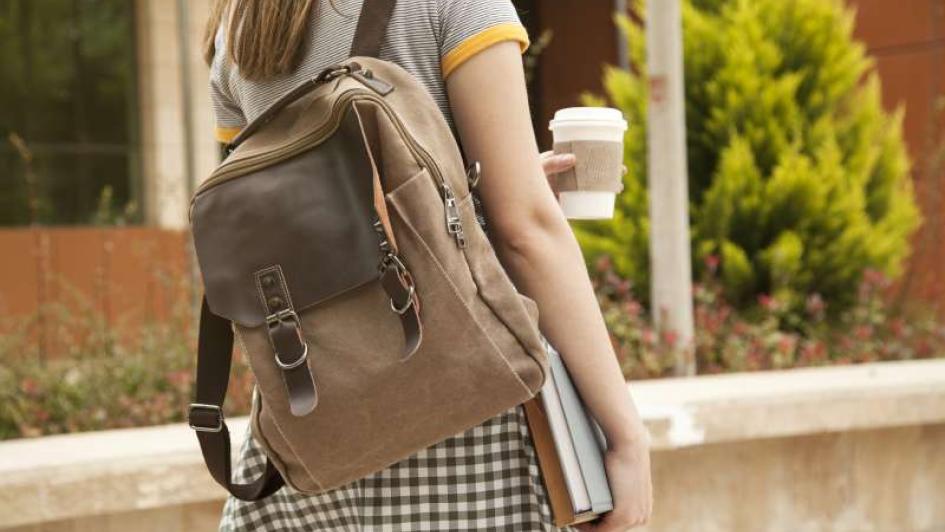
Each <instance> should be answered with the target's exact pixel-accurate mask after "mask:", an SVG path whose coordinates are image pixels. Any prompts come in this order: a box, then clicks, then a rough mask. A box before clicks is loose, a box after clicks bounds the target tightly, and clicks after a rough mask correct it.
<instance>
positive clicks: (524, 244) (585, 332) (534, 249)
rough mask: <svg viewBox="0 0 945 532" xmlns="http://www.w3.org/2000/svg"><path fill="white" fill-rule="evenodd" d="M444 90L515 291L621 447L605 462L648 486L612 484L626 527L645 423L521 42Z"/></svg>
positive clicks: (638, 499) (640, 511)
mask: <svg viewBox="0 0 945 532" xmlns="http://www.w3.org/2000/svg"><path fill="white" fill-rule="evenodd" d="M447 89H448V93H449V99H450V106H451V108H452V111H453V116H454V119H455V121H456V125H457V127H458V129H459V134H460V137H461V139H462V143H463V147H464V149H465V150H466V153H467V154H468V156H469V157H470V159H471V160H478V161H480V162H481V163H482V171H483V177H482V181H481V184H480V190H481V195H482V201H483V206H484V208H485V210H486V217H487V218H488V220H489V225H490V228H491V229H490V230H491V232H492V238H493V244H494V246H495V249H496V253H497V254H498V255H499V259H500V260H501V261H502V264H503V266H505V268H506V270H507V271H508V273H509V275H510V276H511V277H512V280H513V281H514V283H515V285H516V286H517V287H518V289H519V290H521V291H522V292H523V293H524V294H526V295H528V296H529V297H531V298H532V299H534V300H535V301H536V302H537V303H538V308H539V310H540V327H541V330H542V333H543V334H544V335H545V336H546V337H547V338H548V340H549V341H550V342H551V343H552V344H553V345H554V346H555V347H556V348H557V349H558V351H560V352H561V355H562V357H563V358H564V359H565V362H566V363H567V365H568V369H569V371H570V372H571V374H572V377H573V379H574V381H575V383H576V385H577V387H578V390H579V391H580V393H581V397H582V398H583V399H584V401H585V403H586V404H587V406H588V407H589V408H590V410H591V412H592V413H593V414H594V416H595V417H596V418H597V420H598V422H599V423H600V424H601V427H602V428H603V430H604V433H605V434H606V435H607V438H608V441H609V443H610V445H611V448H612V449H615V450H623V449H626V452H623V451H621V452H620V453H617V454H619V455H620V458H619V460H618V459H612V460H611V462H613V461H621V460H622V461H623V462H638V463H636V464H632V465H627V464H626V463H623V464H622V466H626V468H625V469H621V471H620V473H621V476H623V477H626V476H629V477H633V478H632V479H631V480H632V482H633V483H635V484H641V483H642V484H646V486H645V488H640V487H637V488H633V487H627V486H621V487H620V488H617V487H614V486H612V488H614V490H615V497H617V496H618V495H621V496H623V497H624V498H625V499H626V500H625V501H624V502H623V503H622V504H620V503H618V506H619V507H620V509H621V510H622V512H629V513H628V514H627V515H632V517H631V518H627V519H629V520H631V521H633V522H632V523H630V522H626V520H625V521H624V522H623V523H622V524H623V525H624V526H628V525H632V524H637V523H638V522H640V521H641V520H644V521H645V520H646V518H647V516H648V515H649V505H650V502H649V499H650V491H649V481H650V478H649V459H648V457H646V458H643V455H645V454H646V453H641V452H640V451H641V449H644V450H645V449H648V444H647V440H646V435H645V428H644V426H643V424H642V422H641V421H640V418H639V415H638V414H637V411H636V409H635V407H634V405H633V401H632V400H631V398H630V395H629V393H628V391H627V385H626V382H625V381H624V378H623V375H622V373H621V371H620V367H619V364H618V362H617V358H616V355H615V353H614V350H613V347H612V345H611V344H610V339H609V336H608V333H607V329H606V326H605V324H604V320H603V317H602V315H601V312H600V307H599V306H598V303H597V300H596V298H595V296H594V292H593V288H592V286H591V283H590V279H589V277H588V272H587V268H586V266H585V264H584V259H583V257H582V255H581V250H580V248H579V247H578V244H577V241H576V239H575V237H574V234H573V232H572V231H571V227H570V226H569V225H568V222H567V220H566V219H565V217H564V215H563V214H562V212H561V209H560V207H559V206H558V203H557V200H556V199H555V195H554V193H553V192H552V190H551V188H550V186H549V185H548V182H547V179H546V177H545V174H544V172H543V171H542V166H541V162H540V160H539V151H538V146H537V144H536V142H535V137H534V132H533V130H532V124H531V118H530V116H529V112H528V109H529V107H528V97H527V94H526V90H525V78H524V72H523V69H522V62H521V58H520V56H519V49H518V45H517V44H516V43H512V42H505V43H499V44H496V45H494V46H492V47H490V48H488V49H486V50H484V51H482V52H480V53H479V54H477V55H475V56H474V57H472V58H470V59H469V60H468V61H467V62H466V63H464V64H462V65H461V66H460V67H458V68H457V69H456V70H455V71H454V72H453V73H452V75H451V76H450V77H449V78H448V79H447ZM644 461H645V463H639V462H644ZM614 467H617V466H614ZM611 469H612V468H611V467H608V472H609V473H613V471H611ZM644 469H645V472H644V471H643V470H644ZM615 480H617V483H618V484H623V482H622V481H621V479H614V478H611V483H612V484H614V481H615ZM628 482H629V481H628ZM631 490H632V491H634V493H633V494H629V493H628V492H629V491H631ZM618 491H620V492H622V493H617V492H618ZM630 506H632V507H635V508H628V507H630ZM614 513H617V511H616V510H615V512H614ZM618 517H619V516H618Z"/></svg>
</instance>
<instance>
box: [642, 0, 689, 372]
mask: <svg viewBox="0 0 945 532" xmlns="http://www.w3.org/2000/svg"><path fill="white" fill-rule="evenodd" d="M646 4H647V5H646V9H647V11H646V48H647V52H646V58H647V70H648V73H649V84H650V87H649V88H650V90H649V105H648V116H647V168H648V176H647V181H648V187H649V199H650V203H649V213H650V272H651V279H652V280H651V283H652V284H651V287H650V290H651V304H652V308H653V317H654V321H655V325H656V327H657V329H658V330H659V331H660V332H661V337H663V338H666V337H668V336H669V337H672V338H674V344H673V345H674V347H675V348H676V354H677V358H676V366H675V372H676V374H677V375H692V374H694V373H695V360H694V357H693V352H692V340H693V315H692V263H691V261H692V259H691V256H690V249H689V212H688V207H689V187H688V171H687V167H686V129H685V128H686V116H685V101H684V93H683V63H682V56H683V47H682V13H681V11H680V0H647V3H646Z"/></svg>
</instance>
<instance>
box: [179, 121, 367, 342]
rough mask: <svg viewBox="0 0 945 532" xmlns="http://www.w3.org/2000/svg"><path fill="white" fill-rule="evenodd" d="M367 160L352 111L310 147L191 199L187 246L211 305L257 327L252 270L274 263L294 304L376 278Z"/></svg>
mask: <svg viewBox="0 0 945 532" xmlns="http://www.w3.org/2000/svg"><path fill="white" fill-rule="evenodd" d="M372 194H373V190H372V169H371V164H370V161H369V159H368V157H367V152H366V148H365V145H364V140H363V138H362V136H361V132H360V129H359V127H358V123H357V120H356V118H355V117H354V116H353V113H351V112H347V114H346V116H345V117H344V119H343V120H342V121H341V125H340V127H339V129H338V130H337V131H336V132H335V133H334V134H333V135H332V136H330V137H329V138H328V139H326V140H325V141H324V142H322V143H321V144H319V145H317V146H316V147H314V148H313V149H311V150H309V151H306V152H304V153H302V154H299V155H296V156H294V157H292V158H290V159H287V160H284V161H280V162H276V163H274V164H272V165H271V166H266V167H265V168H262V169H256V170H253V171H251V172H248V173H246V174H244V175H240V176H239V177H236V178H233V179H230V180H228V181H226V182H223V183H220V184H219V185H216V186H214V187H212V188H210V189H207V190H206V191H204V192H203V193H201V194H200V195H198V196H197V197H196V198H195V202H194V212H193V233H194V246H195V248H196V251H197V257H198V261H199V263H200V271H201V272H202V274H203V281H204V288H205V292H206V297H207V302H208V304H209V306H210V309H211V310H212V311H213V312H214V313H215V314H217V315H219V316H223V317H225V318H228V319H230V320H232V321H234V322H236V323H238V324H240V325H244V326H247V327H255V326H258V325H261V324H263V323H264V322H265V321H266V316H267V315H268V314H269V312H268V309H267V306H271V305H267V302H266V298H267V297H269V296H267V294H265V293H264V292H265V291H264V290H263V288H262V287H260V285H259V282H258V279H259V278H260V274H261V273H263V272H264V271H266V270H269V269H271V268H274V267H278V268H279V269H280V270H281V277H282V278H283V279H284V282H285V284H286V286H285V289H286V292H287V296H288V298H290V299H291V300H290V301H286V303H287V304H288V305H289V306H290V307H292V308H293V309H294V310H296V311H301V310H303V309H305V308H306V307H310V306H312V305H315V304H317V303H319V302H322V301H325V300H327V299H329V298H331V297H332V296H335V295H337V294H340V293H342V292H345V291H347V290H351V289H353V288H356V287H358V286H361V285H364V284H366V283H368V282H370V281H374V280H377V279H378V275H379V273H378V264H379V261H380V259H381V252H380V250H379V243H380V240H381V239H380V236H379V235H378V232H377V231H376V230H375V228H374V227H373V224H372V222H373V212H374V211H373V196H372Z"/></svg>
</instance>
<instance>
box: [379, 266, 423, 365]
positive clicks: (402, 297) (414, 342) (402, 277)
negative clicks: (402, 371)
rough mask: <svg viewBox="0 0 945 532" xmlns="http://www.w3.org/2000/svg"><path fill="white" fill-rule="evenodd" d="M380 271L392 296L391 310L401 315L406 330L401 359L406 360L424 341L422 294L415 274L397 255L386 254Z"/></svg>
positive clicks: (386, 290) (389, 294)
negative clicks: (421, 312)
mask: <svg viewBox="0 0 945 532" xmlns="http://www.w3.org/2000/svg"><path fill="white" fill-rule="evenodd" d="M380 271H381V285H382V286H383V287H384V291H385V292H387V296H388V297H389V298H390V308H391V311H393V312H394V313H395V314H397V315H398V316H399V317H400V325H401V328H403V331H404V353H403V355H402V356H401V359H400V360H401V362H406V361H407V360H408V359H410V357H411V356H413V354H414V353H416V352H417V349H419V348H420V344H421V343H422V341H423V326H422V323H421V322H420V296H419V295H418V294H417V290H416V285H415V284H414V281H413V276H412V275H410V271H409V270H408V269H407V267H406V265H404V263H403V261H402V260H401V259H400V257H398V256H397V255H394V254H393V253H388V254H387V255H385V256H384V259H383V260H382V261H381V265H380Z"/></svg>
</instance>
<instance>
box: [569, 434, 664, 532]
mask: <svg viewBox="0 0 945 532" xmlns="http://www.w3.org/2000/svg"><path fill="white" fill-rule="evenodd" d="M604 467H605V468H606V469H607V480H608V482H609V484H610V490H611V492H612V494H613V498H614V509H613V511H611V512H608V513H606V514H604V515H603V517H601V518H600V519H598V520H594V521H591V522H589V523H581V524H579V525H575V528H577V529H578V530H580V531H581V532H623V531H624V530H629V529H631V528H635V527H638V526H642V525H645V524H646V523H647V521H648V520H649V519H650V513H651V512H652V511H653V486H652V484H651V481H650V447H649V444H648V443H647V442H646V441H635V442H634V443H630V444H629V445H627V446H624V447H615V448H611V449H608V450H607V453H606V454H605V455H604Z"/></svg>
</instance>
